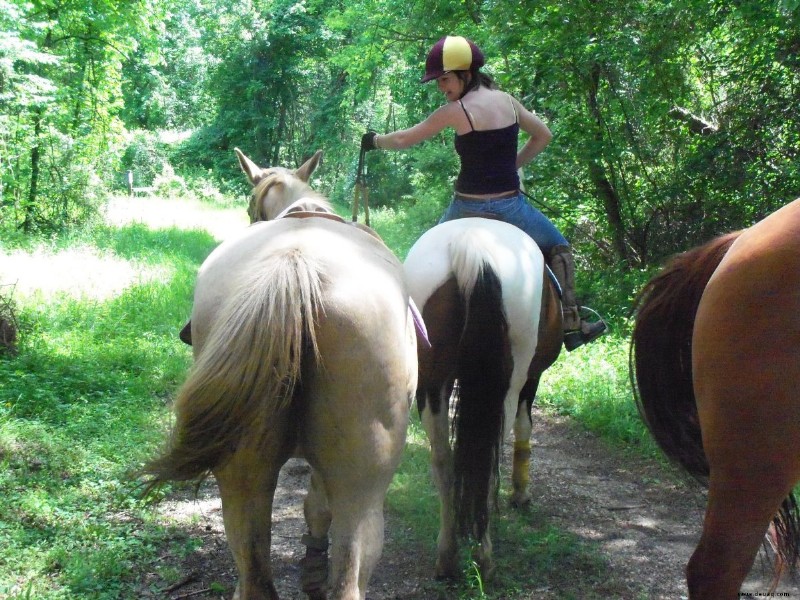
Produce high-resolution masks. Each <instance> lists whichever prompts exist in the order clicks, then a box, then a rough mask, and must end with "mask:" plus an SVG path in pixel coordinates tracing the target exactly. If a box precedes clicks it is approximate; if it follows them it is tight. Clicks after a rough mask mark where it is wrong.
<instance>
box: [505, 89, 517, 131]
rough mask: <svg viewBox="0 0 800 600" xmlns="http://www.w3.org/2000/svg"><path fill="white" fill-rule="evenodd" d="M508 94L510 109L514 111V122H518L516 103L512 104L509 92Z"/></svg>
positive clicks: (512, 100)
mask: <svg viewBox="0 0 800 600" xmlns="http://www.w3.org/2000/svg"><path fill="white" fill-rule="evenodd" d="M506 96H508V101H509V102H510V103H511V110H513V111H514V123H517V124H519V115H518V114H517V105H516V104H514V99H513V98H512V97H511V94H506Z"/></svg>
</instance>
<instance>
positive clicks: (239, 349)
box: [144, 249, 324, 489]
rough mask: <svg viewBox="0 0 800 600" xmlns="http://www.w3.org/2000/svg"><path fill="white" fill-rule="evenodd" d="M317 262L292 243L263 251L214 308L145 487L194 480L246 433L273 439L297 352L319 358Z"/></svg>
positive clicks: (299, 359) (299, 357) (295, 374)
mask: <svg viewBox="0 0 800 600" xmlns="http://www.w3.org/2000/svg"><path fill="white" fill-rule="evenodd" d="M321 294H322V283H321V276H320V266H319V265H318V264H317V263H316V261H314V260H313V259H312V258H310V257H308V256H307V255H304V254H303V253H302V252H301V251H300V250H298V249H287V250H284V251H283V252H279V253H276V254H272V255H269V256H268V257H266V258H264V260H263V262H262V263H261V264H259V265H258V267H257V269H256V270H255V271H254V272H253V273H251V274H250V275H249V276H246V277H245V278H244V280H243V281H242V282H241V285H240V286H239V288H238V290H237V291H235V292H234V293H233V294H232V295H231V297H230V298H229V299H228V301H227V302H226V303H225V304H224V305H223V306H222V308H221V309H220V311H219V313H218V315H217V318H216V320H215V322H214V324H213V327H212V329H211V331H210V334H209V337H208V339H207V340H206V342H205V344H204V346H203V347H202V349H201V350H200V353H199V355H198V356H197V358H196V362H195V364H194V366H193V368H192V370H191V372H190V374H189V376H188V378H187V380H186V382H185V383H184V385H183V387H182V388H181V389H180V391H179V393H178V397H177V399H176V401H175V413H176V422H175V427H174V430H173V435H172V439H171V441H170V444H169V448H168V449H167V451H166V453H165V454H164V455H163V456H161V457H160V458H158V459H156V460H154V461H152V462H151V463H149V464H148V465H147V466H146V467H145V469H144V473H145V474H147V475H149V476H150V480H149V481H148V484H147V486H148V489H151V488H154V487H158V486H159V485H161V484H163V483H165V482H167V481H186V480H200V479H202V478H203V477H205V476H207V475H208V472H209V471H210V470H211V469H213V468H215V467H218V466H219V465H220V464H222V463H223V462H224V461H225V459H226V458H227V457H228V456H229V455H230V454H231V453H232V451H233V450H235V449H236V447H237V446H238V445H239V443H240V442H241V441H242V439H243V438H244V437H245V436H246V437H247V438H249V439H256V440H269V441H271V442H275V441H276V440H275V435H277V432H274V431H272V430H271V424H272V423H273V422H275V421H276V418H275V417H276V415H277V414H278V413H280V412H281V411H285V410H286V409H287V408H288V407H289V405H290V403H291V400H292V397H293V394H294V390H295V385H296V383H297V382H298V380H299V378H300V373H301V368H302V366H303V361H304V359H307V358H308V359H313V360H315V361H318V360H319V349H318V346H317V340H316V335H315V327H314V325H315V321H316V318H317V315H318V314H320V313H321V311H323V310H324V307H323V302H322V297H321Z"/></svg>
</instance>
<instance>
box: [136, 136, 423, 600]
mask: <svg viewBox="0 0 800 600" xmlns="http://www.w3.org/2000/svg"><path fill="white" fill-rule="evenodd" d="M237 154H238V156H239V160H240V163H241V166H242V168H243V170H244V172H245V173H246V174H247V176H248V178H249V179H250V181H251V183H252V184H253V186H254V188H255V189H254V196H253V201H252V202H251V206H250V214H251V217H253V218H254V220H255V219H260V218H268V219H274V220H270V221H267V222H259V223H255V224H253V225H251V226H250V227H249V228H247V229H246V230H245V231H243V232H242V233H241V234H240V235H238V236H237V237H234V238H233V239H229V240H227V241H225V242H224V243H222V244H221V245H220V246H219V247H217V248H216V249H215V250H214V251H213V252H212V253H211V255H210V256H209V257H208V259H207V260H206V261H205V262H204V263H203V265H202V267H201V268H200V271H199V273H198V276H197V284H196V288H195V296H194V308H193V311H192V320H191V338H192V343H193V350H194V358H195V363H194V367H193V368H192V370H191V372H190V373H189V376H188V379H187V381H186V382H185V383H184V385H183V387H182V388H181V389H180V392H179V393H178V397H177V399H176V401H175V413H176V423H175V428H174V434H173V436H172V440H171V443H170V447H169V449H168V450H167V452H166V453H165V454H164V455H163V456H162V457H160V458H158V459H156V460H154V461H153V462H151V463H150V464H149V465H148V466H147V468H146V472H147V473H149V475H150V476H151V480H150V485H151V487H152V486H153V485H159V484H161V483H164V482H166V481H171V480H198V479H201V478H202V477H205V476H207V475H208V474H209V473H213V475H214V476H215V478H216V480H217V483H218V485H219V489H220V496H221V498H222V510H223V517H224V522H225V532H226V535H227V538H228V543H229V545H230V548H231V550H232V553H233V556H234V558H235V561H236V566H237V569H238V573H239V582H238V586H237V591H236V596H235V598H239V599H240V600H255V599H259V600H260V599H265V598H268V599H270V600H272V599H276V598H278V595H277V592H276V590H275V586H274V585H273V582H272V579H273V576H272V568H271V564H270V535H271V533H270V522H271V512H272V502H273V495H274V492H275V488H276V485H277V481H278V472H279V470H280V468H281V466H282V465H283V464H284V463H285V462H286V460H287V459H288V458H289V457H290V456H292V455H294V456H303V457H305V458H306V459H307V460H308V462H309V464H310V465H311V469H312V472H311V486H310V489H309V493H308V496H307V498H306V501H305V506H304V508H305V517H306V522H307V525H308V530H309V531H308V535H306V536H304V541H305V542H306V543H307V545H308V547H309V548H308V553H307V555H306V559H304V561H303V564H302V566H303V569H304V570H303V573H302V581H303V587H304V590H305V591H306V592H307V593H308V594H309V596H310V597H311V598H313V599H324V598H326V597H327V596H328V594H330V597H331V598H334V599H341V600H364V598H365V594H366V588H367V582H368V580H369V578H370V574H371V572H372V570H373V567H374V566H375V564H376V562H377V560H378V558H379V556H380V554H381V549H382V546H383V501H384V497H385V495H386V491H387V489H388V486H389V483H390V480H391V478H392V476H393V474H394V471H395V469H396V467H397V465H398V463H399V461H400V457H401V453H402V450H403V447H404V444H405V435H406V427H407V423H408V411H409V406H410V404H411V401H412V400H413V394H414V389H415V387H416V382H417V359H416V336H415V329H414V324H413V319H412V316H411V314H410V311H409V298H408V292H407V290H406V286H405V283H404V278H403V270H402V265H401V263H400V262H399V261H398V260H397V258H396V257H395V256H394V255H393V254H392V253H391V252H390V251H389V250H388V249H387V248H386V246H384V244H383V243H382V242H381V241H380V240H379V239H378V238H377V237H376V236H374V235H370V234H369V233H368V232H365V231H362V230H360V229H357V228H356V227H353V226H352V225H349V224H347V223H345V222H344V221H342V220H341V219H338V218H337V217H335V215H333V214H332V213H331V212H330V211H329V208H328V207H329V205H328V203H327V202H326V201H325V200H324V199H323V198H322V197H320V196H319V195H318V194H316V193H314V192H313V191H312V190H311V188H310V187H309V186H308V184H307V183H306V182H307V180H308V178H309V176H310V174H311V172H312V171H313V169H314V168H315V166H316V165H317V163H318V161H319V156H320V154H319V153H317V155H315V156H314V157H313V158H312V159H311V160H310V161H308V162H307V163H305V164H304V165H303V166H301V167H300V168H299V169H297V170H296V171H290V170H288V169H283V168H272V169H260V168H259V167H257V166H256V165H255V164H254V163H253V162H252V161H250V160H249V159H248V158H247V157H245V156H244V155H243V154H242V153H241V152H238V150H237ZM262 211H265V212H262ZM317 211H321V212H317ZM328 536H330V561H328V555H327V550H328ZM328 565H330V568H329V569H328ZM328 570H329V571H330V574H329V576H328V574H327V572H328Z"/></svg>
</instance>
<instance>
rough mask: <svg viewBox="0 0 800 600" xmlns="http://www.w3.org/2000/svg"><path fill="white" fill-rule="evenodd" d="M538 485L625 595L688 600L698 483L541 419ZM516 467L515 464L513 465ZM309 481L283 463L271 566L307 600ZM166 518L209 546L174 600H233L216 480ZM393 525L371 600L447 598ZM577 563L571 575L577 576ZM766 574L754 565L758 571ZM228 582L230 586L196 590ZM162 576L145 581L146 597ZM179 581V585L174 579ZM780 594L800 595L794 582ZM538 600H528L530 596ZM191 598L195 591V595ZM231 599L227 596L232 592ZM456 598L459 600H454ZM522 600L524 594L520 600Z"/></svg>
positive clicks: (192, 560)
mask: <svg viewBox="0 0 800 600" xmlns="http://www.w3.org/2000/svg"><path fill="white" fill-rule="evenodd" d="M534 422H535V427H534V432H533V459H532V461H531V482H532V494H533V501H532V502H533V506H534V507H535V508H536V511H537V513H538V514H540V515H541V514H544V515H545V517H546V519H547V521H548V523H549V524H550V525H553V526H556V527H558V528H560V529H562V530H564V531H569V532H571V533H573V534H575V535H577V536H578V537H579V538H581V539H585V540H591V541H593V542H594V543H595V544H596V545H597V547H598V549H599V552H600V554H601V555H602V557H603V558H604V560H605V562H606V563H607V564H608V569H609V570H608V579H609V580H613V581H614V586H613V588H614V589H615V590H625V591H623V592H615V593H614V595H610V596H609V597H613V598H620V599H625V600H627V599H630V600H634V599H640V598H650V599H654V600H656V599H657V600H661V599H663V600H667V599H669V600H675V599H678V598H685V597H686V590H685V583H684V575H683V570H684V567H685V564H686V561H687V560H688V557H689V556H690V554H691V552H692V550H693V548H694V545H695V543H696V542H697V538H698V536H699V531H700V526H701V522H702V515H703V509H704V506H705V497H704V493H703V491H702V490H701V489H700V488H699V487H697V486H695V485H694V484H690V483H685V482H682V481H681V480H679V479H677V478H676V477H675V475H674V473H670V472H669V469H665V468H664V467H663V466H661V465H659V464H657V463H653V462H650V461H647V460H643V459H641V458H636V457H631V456H628V455H626V454H625V453H623V452H621V451H619V450H617V449H614V448H610V447H608V445H607V444H605V443H604V442H603V441H602V440H600V439H598V438H597V437H596V436H594V435H592V434H590V433H587V432H586V431H584V430H582V429H581V428H579V427H577V426H576V425H574V424H573V423H572V422H570V421H569V420H568V419H565V418H560V417H554V416H546V415H543V414H541V413H539V412H536V413H535V417H534ZM506 462H508V461H506ZM307 478H308V467H307V466H306V465H305V463H304V462H303V461H300V460H292V461H290V462H289V463H288V464H287V465H286V467H284V469H283V472H282V475H281V480H280V483H279V490H278V494H277V498H276V505H275V511H274V514H273V522H274V528H273V532H274V540H273V544H274V546H273V560H274V564H275V570H276V579H277V582H276V585H277V587H278V591H279V593H280V594H281V598H284V599H297V600H301V599H303V598H304V595H303V594H301V593H300V592H299V591H298V583H297V582H298V579H299V569H298V566H297V565H298V561H299V559H300V558H301V556H302V553H303V552H304V549H303V548H302V547H301V546H300V544H299V543H298V540H299V538H300V536H301V535H302V533H303V532H304V524H303V516H302V500H303V497H304V489H305V485H306V481H307ZM160 510H161V511H162V513H163V514H164V515H165V516H168V517H169V518H171V519H175V520H176V522H177V523H180V524H182V527H184V528H185V529H186V530H187V533H188V534H189V535H191V536H193V537H194V536H196V537H200V538H202V540H203V545H202V547H201V548H200V549H199V550H197V551H196V552H194V553H193V554H191V555H190V556H188V557H187V558H186V559H184V560H182V561H175V560H174V557H165V561H168V562H170V563H173V564H175V566H176V567H177V568H178V570H179V571H180V572H181V573H182V576H191V575H194V576H195V579H194V580H193V581H190V582H187V583H186V585H181V586H180V587H177V588H175V589H174V590H173V592H172V593H171V595H169V596H167V597H170V598H174V599H177V598H183V597H191V598H221V597H229V596H230V593H231V590H232V589H233V586H234V585H235V583H234V582H235V568H234V566H233V561H232V559H231V558H230V555H229V552H228V549H227V546H226V543H225V538H224V530H223V524H222V518H221V517H222V514H221V509H220V503H219V499H218V497H217V493H216V487H215V486H214V484H213V482H212V483H208V484H206V485H205V486H204V488H203V489H202V490H201V494H200V497H199V498H198V500H196V501H192V500H189V501H187V500H173V501H170V502H167V503H165V504H163V505H162V507H161V509H160ZM397 528H399V526H398V525H396V522H395V519H394V518H393V516H392V515H391V514H389V515H388V516H387V525H386V543H385V547H384V554H383V557H382V559H381V561H380V563H379V565H378V567H377V569H376V572H375V573H374V575H373V578H372V580H371V583H370V588H369V592H368V595H367V598H368V599H369V600H394V599H401V598H402V599H413V600H427V599H438V598H442V597H447V596H446V595H445V596H442V593H441V591H435V590H440V589H441V588H437V587H436V586H434V585H433V584H432V583H430V574H431V565H432V562H433V557H432V556H421V555H418V554H415V553H413V552H411V553H409V552H408V549H407V547H406V548H405V549H400V548H399V547H398V545H396V544H395V543H394V540H395V538H396V536H397V535H398V534H399V535H402V532H398V531H397ZM569 568H570V566H569V565H568V564H567V565H564V572H563V577H564V580H565V581H569V580H570V572H569ZM757 571H758V569H754V572H757ZM212 582H216V583H221V584H223V585H224V587H225V588H226V590H225V591H224V592H222V593H220V591H215V592H213V593H212V592H208V593H197V592H199V591H200V590H203V589H208V588H210V587H211V584H212ZM152 583H155V578H154V577H153V578H150V579H148V580H146V581H144V582H143V585H142V597H152V598H155V597H159V598H164V597H165V596H164V595H163V594H162V595H155V594H149V593H148V592H147V589H146V588H147V586H148V585H149V584H152ZM173 583H174V582H173ZM530 587H531V589H530V591H528V590H526V591H525V594H526V595H525V596H524V597H525V598H530V599H531V600H533V599H550V598H552V599H555V598H562V597H564V592H563V589H562V591H560V592H559V591H557V590H550V589H549V588H547V587H546V586H537V585H536V582H531V586H530ZM768 587H769V586H768V585H767V583H766V582H765V581H762V580H760V579H759V578H758V577H757V576H753V577H751V579H750V580H748V583H747V585H746V587H745V590H747V591H750V592H754V593H755V592H761V593H765V592H766V591H767V590H768ZM779 591H782V592H786V593H788V594H789V596H784V597H794V598H800V593H798V587H797V586H796V585H795V584H788V583H787V584H784V585H783V586H782V587H781V588H779ZM528 593H529V594H530V595H527V594H528ZM187 594H194V595H191V596H187ZM226 594H227V595H226ZM453 597H455V596H453ZM520 597H523V596H520Z"/></svg>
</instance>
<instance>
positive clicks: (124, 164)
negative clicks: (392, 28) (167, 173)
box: [117, 131, 169, 189]
mask: <svg viewBox="0 0 800 600" xmlns="http://www.w3.org/2000/svg"><path fill="white" fill-rule="evenodd" d="M167 165H169V157H168V155H167V148H166V146H165V145H164V144H162V143H161V142H160V141H159V140H158V136H157V135H156V134H154V133H151V132H147V131H136V132H133V134H132V139H131V140H130V142H129V143H128V145H127V147H126V148H125V150H124V151H123V153H122V157H121V159H120V168H119V171H120V172H121V173H127V172H128V171H132V173H133V187H146V186H152V185H153V181H154V180H155V178H156V177H157V176H158V175H160V174H161V173H162V172H163V171H164V167H165V166H167ZM119 183H120V185H118V186H117V188H118V189H123V188H127V177H120V178H119Z"/></svg>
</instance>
